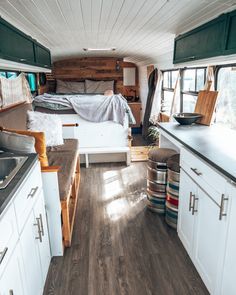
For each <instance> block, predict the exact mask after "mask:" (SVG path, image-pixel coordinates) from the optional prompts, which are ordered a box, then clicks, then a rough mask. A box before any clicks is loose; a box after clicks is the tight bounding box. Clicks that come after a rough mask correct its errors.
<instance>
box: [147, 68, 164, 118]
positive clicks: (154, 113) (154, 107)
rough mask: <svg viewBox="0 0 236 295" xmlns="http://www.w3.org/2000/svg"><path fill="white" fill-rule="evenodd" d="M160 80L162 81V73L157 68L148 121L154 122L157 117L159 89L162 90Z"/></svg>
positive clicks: (159, 103) (159, 98)
mask: <svg viewBox="0 0 236 295" xmlns="http://www.w3.org/2000/svg"><path fill="white" fill-rule="evenodd" d="M162 81H163V74H162V72H161V71H160V70H158V77H157V85H156V89H155V94H154V98H153V104H152V109H151V115H150V121H151V122H153V123H155V122H157V121H158V119H159V115H160V112H161V91H162V89H161V88H162Z"/></svg>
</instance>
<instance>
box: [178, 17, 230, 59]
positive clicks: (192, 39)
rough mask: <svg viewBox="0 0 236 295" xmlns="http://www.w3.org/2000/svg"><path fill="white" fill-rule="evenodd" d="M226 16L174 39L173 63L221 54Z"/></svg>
mask: <svg viewBox="0 0 236 295" xmlns="http://www.w3.org/2000/svg"><path fill="white" fill-rule="evenodd" d="M226 25H227V15H225V14H224V15H222V16H220V17H218V18H217V19H214V20H213V21H210V22H208V23H206V24H204V25H202V26H200V27H198V28H196V29H194V30H192V31H190V32H188V33H185V34H183V35H180V36H179V37H177V38H176V39H175V48H174V60H173V62H174V63H180V62H187V61H191V60H198V59H203V58H208V57H213V56H218V55H222V54H223V50H224V42H225V41H224V36H225V30H226Z"/></svg>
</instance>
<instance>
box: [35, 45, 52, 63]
mask: <svg viewBox="0 0 236 295" xmlns="http://www.w3.org/2000/svg"><path fill="white" fill-rule="evenodd" d="M35 61H36V64H37V65H39V66H41V67H44V68H51V54H50V51H49V50H48V49H47V48H45V47H43V46H41V45H40V44H38V43H37V44H36V43H35Z"/></svg>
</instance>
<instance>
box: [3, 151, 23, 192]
mask: <svg viewBox="0 0 236 295" xmlns="http://www.w3.org/2000/svg"><path fill="white" fill-rule="evenodd" d="M27 159H28V157H26V156H13V157H3V158H0V189H4V188H5V187H7V186H8V184H9V183H10V182H11V180H12V179H13V178H14V176H15V175H16V173H17V172H18V171H19V170H20V168H21V167H22V166H23V164H24V163H25V161H26V160H27Z"/></svg>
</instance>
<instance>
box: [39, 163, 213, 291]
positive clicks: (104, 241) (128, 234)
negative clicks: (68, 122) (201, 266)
mask: <svg viewBox="0 0 236 295" xmlns="http://www.w3.org/2000/svg"><path fill="white" fill-rule="evenodd" d="M145 177H146V164H145V163H143V162H138V163H132V165H131V166H130V167H126V166H124V165H122V164H113V165H111V164H96V165H95V164H94V165H91V167H90V168H88V169H85V168H82V171H81V186H80V192H79V201H78V210H77V215H76V220H75V228H74V235H73V241H72V247H71V248H69V249H66V252H65V255H64V257H55V258H53V259H52V263H51V266H50V270H49V274H48V278H47V282H46V285H45V291H44V295H47V294H56V295H70V294H74V295H113V294H114V295H120V294H121V295H123V294H125V295H146V294H156V295H162V294H163V295H172V294H173V295H185V294H187V295H190V294H191V295H194V294H198V295H201V294H208V292H207V290H206V288H205V286H204V285H203V283H202V281H201V279H200V277H199V275H198V274H197V272H196V270H195V268H194V266H193V264H192V262H191V261H190V258H189V257H188V255H187V254H186V252H185V250H184V248H183V247H182V244H181V242H180V240H179V239H178V237H177V234H176V232H175V231H174V230H172V229H171V228H169V227H168V226H167V225H166V224H165V222H164V220H163V218H161V217H159V216H158V215H155V214H154V213H151V212H150V211H148V210H147V209H146V208H145V187H146V180H145Z"/></svg>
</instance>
